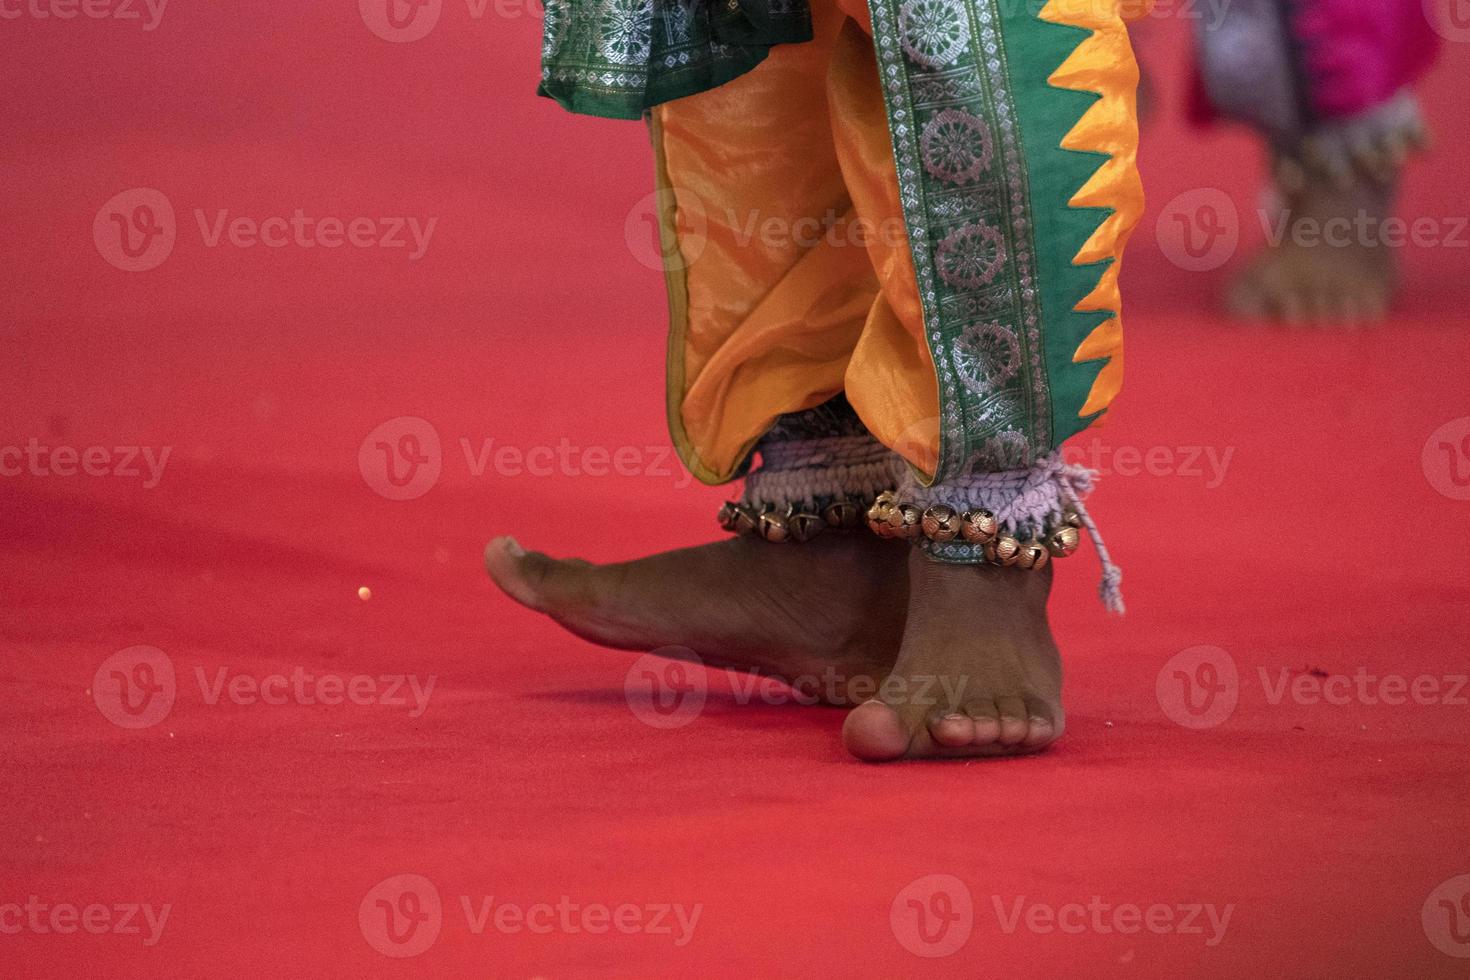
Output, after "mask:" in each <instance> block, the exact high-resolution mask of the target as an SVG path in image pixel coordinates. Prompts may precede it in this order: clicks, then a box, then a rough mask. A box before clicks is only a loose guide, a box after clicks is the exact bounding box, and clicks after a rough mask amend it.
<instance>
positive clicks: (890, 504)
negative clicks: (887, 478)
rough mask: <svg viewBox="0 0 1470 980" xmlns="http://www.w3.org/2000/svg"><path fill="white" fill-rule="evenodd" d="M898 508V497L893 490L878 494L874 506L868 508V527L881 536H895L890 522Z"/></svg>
mask: <svg viewBox="0 0 1470 980" xmlns="http://www.w3.org/2000/svg"><path fill="white" fill-rule="evenodd" d="M897 510H898V497H897V496H896V495H895V494H894V493H893V491H891V490H885V491H883V492H882V493H880V494H878V499H877V500H875V501H873V506H871V507H869V508H868V527H870V528H872V529H873V533H874V534H876V535H878V537H880V538H891V537H893V528H892V527H891V526H890V524H889V523H888V521H889V518H891V517H892V516H893V515H894V513H895V512H897Z"/></svg>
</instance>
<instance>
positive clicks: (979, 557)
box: [898, 453, 1124, 613]
mask: <svg viewBox="0 0 1470 980" xmlns="http://www.w3.org/2000/svg"><path fill="white" fill-rule="evenodd" d="M1096 478H1097V474H1096V473H1095V472H1093V471H1092V470H1089V469H1087V468H1086V467H1084V466H1077V465H1075V464H1069V463H1066V462H1064V461H1063V460H1062V456H1061V454H1060V453H1053V454H1051V455H1049V456H1046V457H1043V458H1042V459H1040V460H1038V461H1037V462H1036V463H1035V464H1034V465H1033V466H1031V467H1030V468H1029V469H1024V470H1005V471H1002V472H998V473H979V474H975V475H972V476H967V477H962V478H960V479H956V480H947V481H945V482H944V483H943V484H936V485H935V486H932V487H926V486H924V485H922V484H921V483H919V481H918V480H917V479H915V478H914V476H913V474H912V473H911V472H909V471H908V469H907V467H905V471H904V474H903V479H902V480H901V481H900V482H899V486H898V498H899V499H900V500H902V501H903V502H904V503H910V504H913V505H915V506H917V507H919V508H920V509H926V508H928V507H932V506H934V505H936V504H944V505H946V506H948V507H950V508H952V509H953V510H954V511H955V512H956V513H964V512H965V511H971V510H988V511H990V512H991V513H992V514H994V515H995V518H996V521H997V522H998V523H999V524H1000V526H1001V528H1002V529H1003V530H1004V531H1005V533H1007V534H1011V535H1014V536H1015V537H1017V538H1020V539H1021V540H1025V539H1027V538H1032V537H1041V536H1042V535H1044V534H1045V532H1046V530H1047V528H1050V527H1055V526H1057V525H1059V524H1060V523H1061V522H1062V520H1063V515H1064V514H1065V512H1066V511H1068V510H1070V511H1073V512H1075V513H1076V514H1077V516H1078V517H1079V518H1080V519H1081V521H1082V526H1083V528H1084V529H1085V530H1086V531H1087V535H1088V537H1090V538H1091V539H1092V544H1093V546H1094V547H1095V548H1096V549H1097V557H1098V560H1099V561H1100V562H1101V563H1102V569H1103V577H1102V584H1101V586H1100V588H1099V593H1100V594H1101V596H1102V602H1103V605H1104V606H1105V607H1106V608H1107V609H1108V610H1109V611H1110V612H1115V613H1122V612H1123V611H1124V606H1123V592H1122V588H1123V571H1122V569H1120V568H1119V567H1118V566H1117V565H1115V564H1114V563H1113V558H1112V555H1110V554H1109V553H1108V549H1107V545H1105V544H1104V543H1103V539H1102V534H1101V533H1100V532H1099V531H1098V529H1097V525H1096V524H1094V523H1093V521H1092V517H1091V515H1089V514H1088V513H1087V508H1086V506H1085V505H1084V504H1083V500H1084V499H1085V498H1086V497H1087V495H1088V494H1090V493H1091V492H1092V486H1093V481H1094V480H1095V479H1096ZM916 543H917V544H918V546H919V547H921V548H923V549H924V550H925V552H926V553H928V554H929V555H932V556H933V557H934V558H937V559H939V560H940V561H953V562H969V563H975V564H978V563H980V562H983V561H985V560H986V559H985V557H984V554H983V551H982V549H981V547H980V546H978V545H973V544H967V543H965V542H963V541H950V542H945V543H940V542H936V541H930V540H926V539H920V540H918V541H917V542H916Z"/></svg>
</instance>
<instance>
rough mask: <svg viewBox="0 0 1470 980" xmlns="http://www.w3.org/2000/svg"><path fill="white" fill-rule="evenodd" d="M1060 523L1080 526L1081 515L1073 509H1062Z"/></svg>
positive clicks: (1068, 525)
mask: <svg viewBox="0 0 1470 980" xmlns="http://www.w3.org/2000/svg"><path fill="white" fill-rule="evenodd" d="M1062 523H1063V524H1065V525H1067V527H1075V528H1081V527H1082V515H1081V514H1079V513H1077V512H1076V511H1075V510H1070V509H1069V510H1064V511H1062Z"/></svg>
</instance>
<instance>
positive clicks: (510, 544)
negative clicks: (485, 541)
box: [505, 538, 526, 558]
mask: <svg viewBox="0 0 1470 980" xmlns="http://www.w3.org/2000/svg"><path fill="white" fill-rule="evenodd" d="M505 550H506V551H507V552H509V553H510V554H511V555H513V556H514V557H516V558H524V557H525V556H526V549H525V548H522V547H521V543H520V542H519V541H517V540H516V539H515V538H506V539H505Z"/></svg>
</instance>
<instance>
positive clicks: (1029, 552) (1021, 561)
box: [1016, 538, 1051, 568]
mask: <svg viewBox="0 0 1470 980" xmlns="http://www.w3.org/2000/svg"><path fill="white" fill-rule="evenodd" d="M1049 561H1051V552H1050V551H1047V550H1046V545H1044V544H1042V543H1041V542H1040V541H1038V540H1036V539H1035V538H1032V539H1031V540H1030V541H1027V542H1026V543H1025V544H1023V545H1021V550H1020V551H1018V552H1017V553H1016V565H1017V566H1019V567H1021V568H1042V567H1044V566H1045V565H1046V563H1047V562H1049Z"/></svg>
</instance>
